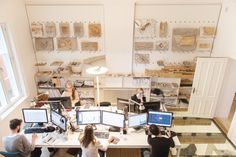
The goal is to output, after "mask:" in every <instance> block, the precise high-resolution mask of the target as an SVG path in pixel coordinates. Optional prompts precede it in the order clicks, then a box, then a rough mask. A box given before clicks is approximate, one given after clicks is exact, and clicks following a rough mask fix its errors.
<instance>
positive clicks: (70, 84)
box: [65, 80, 75, 100]
mask: <svg viewBox="0 0 236 157" xmlns="http://www.w3.org/2000/svg"><path fill="white" fill-rule="evenodd" d="M65 90H66V91H67V92H71V93H72V99H73V100H74V99H75V87H74V84H73V82H71V81H70V80H68V81H67V82H66V87H65Z"/></svg>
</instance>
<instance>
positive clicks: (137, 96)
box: [131, 88, 146, 111]
mask: <svg viewBox="0 0 236 157" xmlns="http://www.w3.org/2000/svg"><path fill="white" fill-rule="evenodd" d="M131 100H133V101H135V102H137V103H139V104H140V106H138V105H137V104H134V108H135V110H138V111H140V110H144V106H143V104H142V103H144V102H146V97H145V96H144V90H143V88H139V89H137V93H136V94H134V95H133V96H132V97H131Z"/></svg>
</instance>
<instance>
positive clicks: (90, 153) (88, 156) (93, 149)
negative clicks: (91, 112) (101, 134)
mask: <svg viewBox="0 0 236 157" xmlns="http://www.w3.org/2000/svg"><path fill="white" fill-rule="evenodd" d="M109 143H111V139H109V140H108V141H107V143H103V144H102V143H101V142H100V141H99V140H98V139H96V138H95V136H94V132H93V126H92V125H87V126H86V127H85V130H84V135H83V136H82V137H81V138H80V144H81V149H82V157H100V155H99V153H98V150H102V151H106V150H107V147H108V145H109Z"/></svg>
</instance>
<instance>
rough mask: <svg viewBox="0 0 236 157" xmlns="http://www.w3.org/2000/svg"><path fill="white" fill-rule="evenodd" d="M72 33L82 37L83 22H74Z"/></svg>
mask: <svg viewBox="0 0 236 157" xmlns="http://www.w3.org/2000/svg"><path fill="white" fill-rule="evenodd" d="M74 35H75V36H76V37H83V36H84V24H83V23H81V22H79V23H77V22H76V23H74Z"/></svg>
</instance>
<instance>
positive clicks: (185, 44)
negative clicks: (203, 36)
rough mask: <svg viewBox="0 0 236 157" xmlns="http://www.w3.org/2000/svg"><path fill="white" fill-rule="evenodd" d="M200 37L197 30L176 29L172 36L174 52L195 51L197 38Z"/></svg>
mask: <svg viewBox="0 0 236 157" xmlns="http://www.w3.org/2000/svg"><path fill="white" fill-rule="evenodd" d="M197 36H199V29H197V28H175V29H173V35H172V51H194V50H195V49H196V45H197V42H196V38H197Z"/></svg>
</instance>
